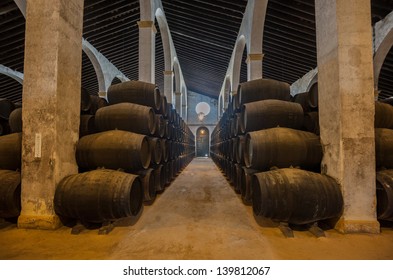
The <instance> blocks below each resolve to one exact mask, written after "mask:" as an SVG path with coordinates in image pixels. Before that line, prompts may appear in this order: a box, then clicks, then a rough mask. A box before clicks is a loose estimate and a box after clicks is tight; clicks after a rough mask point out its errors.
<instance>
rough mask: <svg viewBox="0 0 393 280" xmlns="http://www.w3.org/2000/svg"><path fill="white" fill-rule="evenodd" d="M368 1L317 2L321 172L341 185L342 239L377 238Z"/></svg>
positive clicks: (340, 228) (340, 224)
mask: <svg viewBox="0 0 393 280" xmlns="http://www.w3.org/2000/svg"><path fill="white" fill-rule="evenodd" d="M370 10H371V9H370V1H369V0H316V1H315V11H316V29H317V50H318V55H317V58H318V70H319V73H318V93H319V108H320V109H319V110H320V111H319V121H320V126H321V142H322V145H323V149H324V158H323V161H322V172H323V173H326V174H328V175H330V176H332V177H333V178H335V179H336V180H337V181H338V182H339V183H340V185H341V188H342V193H343V198H344V210H343V214H342V216H341V218H340V219H339V221H338V222H337V223H336V229H337V230H339V231H340V232H343V233H349V232H368V233H378V232H379V230H380V228H379V223H378V221H377V220H376V198H375V192H376V191H375V141H374V89H373V58H372V34H371V32H372V29H371V16H370Z"/></svg>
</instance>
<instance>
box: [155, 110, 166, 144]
mask: <svg viewBox="0 0 393 280" xmlns="http://www.w3.org/2000/svg"><path fill="white" fill-rule="evenodd" d="M155 123H156V128H155V132H154V136H156V137H160V138H163V137H164V136H165V129H166V124H165V120H164V117H163V115H159V114H156V120H155Z"/></svg>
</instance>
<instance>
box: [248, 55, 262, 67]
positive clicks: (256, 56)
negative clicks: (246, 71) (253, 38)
mask: <svg viewBox="0 0 393 280" xmlns="http://www.w3.org/2000/svg"><path fill="white" fill-rule="evenodd" d="M264 56H265V54H263V53H250V54H248V55H247V59H246V63H247V64H248V63H249V62H250V61H255V60H263V57H264Z"/></svg>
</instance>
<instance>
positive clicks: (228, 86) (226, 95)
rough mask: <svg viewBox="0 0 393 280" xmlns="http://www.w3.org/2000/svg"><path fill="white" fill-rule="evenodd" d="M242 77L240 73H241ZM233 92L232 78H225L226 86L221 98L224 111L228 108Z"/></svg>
mask: <svg viewBox="0 0 393 280" xmlns="http://www.w3.org/2000/svg"><path fill="white" fill-rule="evenodd" d="M239 75H240V72H239ZM231 92H232V83H231V78H230V77H229V76H226V77H225V85H224V94H223V95H222V96H221V97H222V103H221V106H222V109H223V110H225V109H226V108H227V107H228V102H229V98H230V95H231Z"/></svg>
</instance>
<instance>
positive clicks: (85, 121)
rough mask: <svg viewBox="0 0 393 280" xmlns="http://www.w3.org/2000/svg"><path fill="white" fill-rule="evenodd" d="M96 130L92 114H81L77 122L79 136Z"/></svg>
mask: <svg viewBox="0 0 393 280" xmlns="http://www.w3.org/2000/svg"><path fill="white" fill-rule="evenodd" d="M96 132H97V129H96V125H95V119H94V115H81V116H80V123H79V138H82V137H83V136H86V135H90V134H94V133H96Z"/></svg>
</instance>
